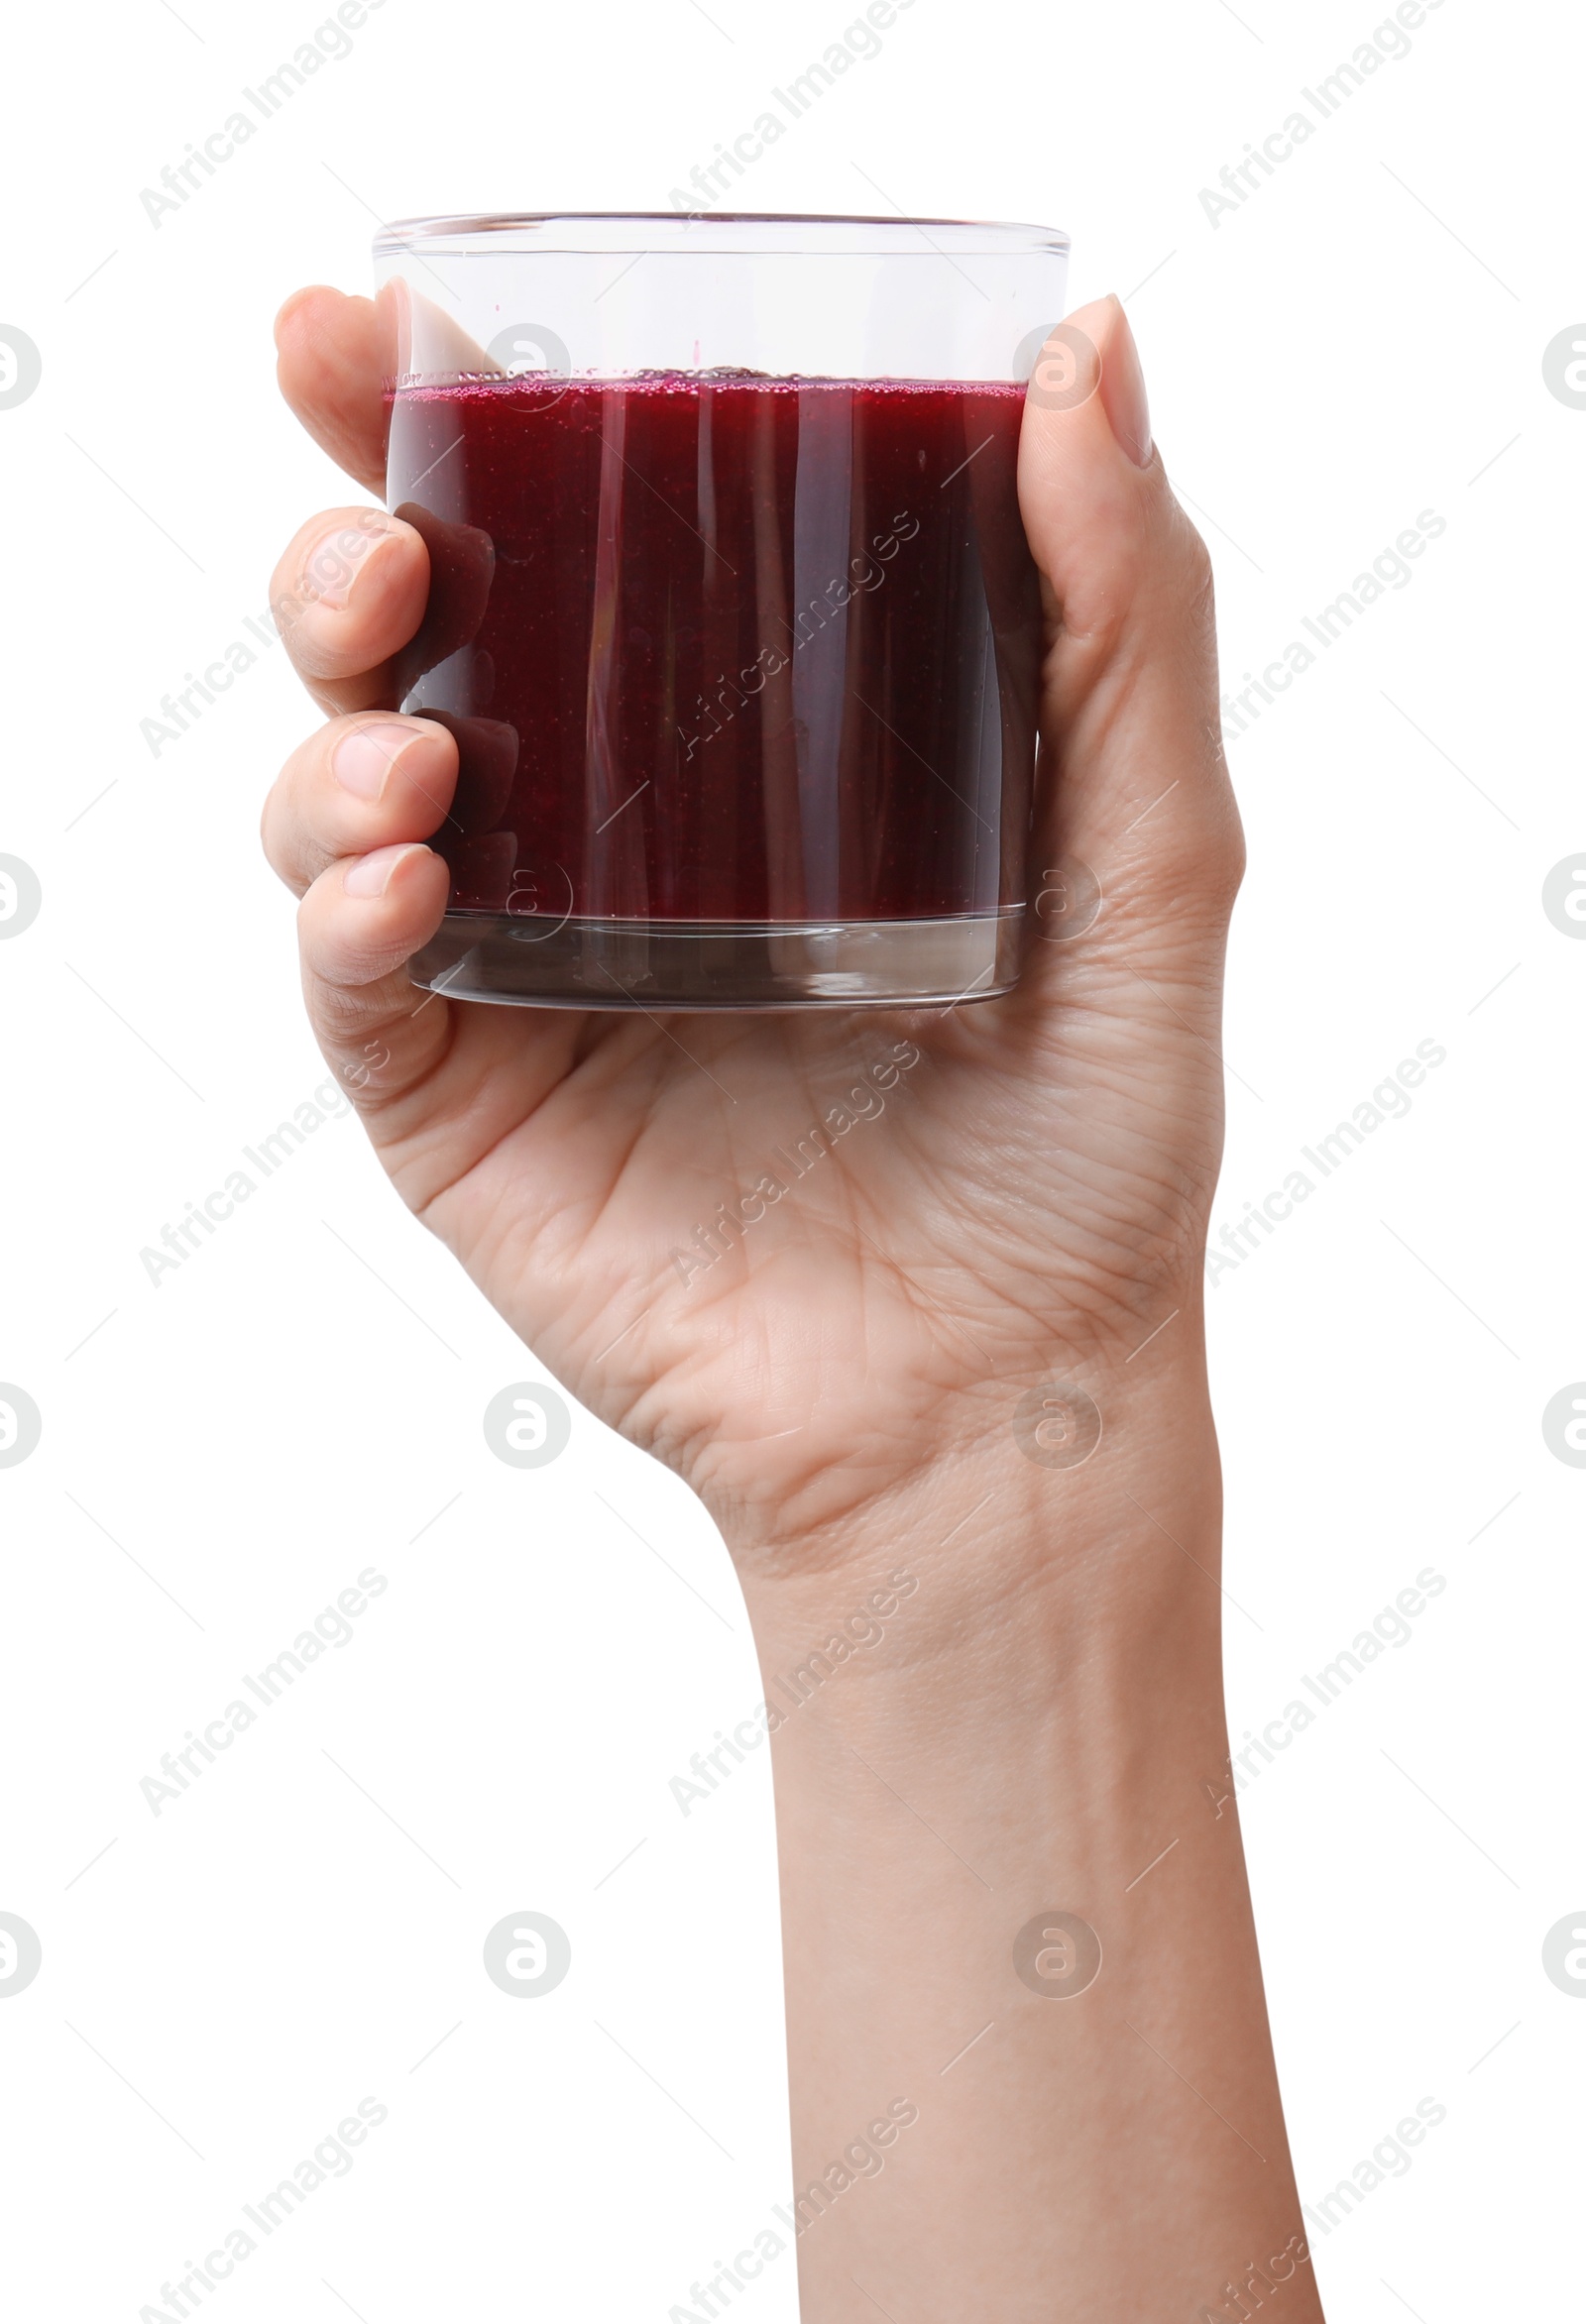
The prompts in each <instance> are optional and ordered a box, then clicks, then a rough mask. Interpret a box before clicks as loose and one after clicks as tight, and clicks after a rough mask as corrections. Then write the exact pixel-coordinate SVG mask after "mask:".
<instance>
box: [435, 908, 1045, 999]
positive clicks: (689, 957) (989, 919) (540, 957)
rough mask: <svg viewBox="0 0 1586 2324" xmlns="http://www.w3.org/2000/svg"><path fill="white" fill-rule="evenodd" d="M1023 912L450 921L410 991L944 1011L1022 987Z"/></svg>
mask: <svg viewBox="0 0 1586 2324" xmlns="http://www.w3.org/2000/svg"><path fill="white" fill-rule="evenodd" d="M1023 921H1024V907H1023V906H1022V905H1019V906H1016V907H1015V908H1013V909H1011V910H1009V911H1005V912H994V913H980V914H976V915H974V916H973V917H971V918H963V919H958V920H869V921H836V922H831V921H828V922H810V923H808V924H801V925H796V926H795V925H791V924H788V923H775V924H772V923H766V922H763V921H761V922H746V921H745V922H732V921H688V920H674V921H635V920H574V919H569V920H565V921H563V922H562V923H561V924H560V925H559V926H552V927H547V926H546V924H545V922H544V921H543V920H540V919H535V918H532V917H525V918H522V919H514V918H512V917H510V916H509V915H507V914H496V913H468V912H449V913H448V914H447V915H446V918H445V919H444V920H443V921H442V923H441V925H440V928H439V930H438V931H437V933H436V934H435V936H434V937H433V939H432V940H431V941H430V942H429V943H427V944H426V945H425V946H424V948H423V950H422V951H420V952H417V953H415V954H414V956H413V958H412V959H411V960H410V961H409V962H408V974H409V975H410V976H411V978H412V980H413V982H414V984H416V985H421V986H425V987H427V988H428V989H429V990H430V991H431V992H444V993H447V994H450V995H451V996H452V997H453V998H455V999H457V1000H461V1001H508V1002H516V1003H518V1004H519V1005H520V1006H522V1007H525V1008H533V1009H701V1010H703V1009H864V1008H877V1009H878V1008H893V1009H897V1008H938V1007H944V1006H949V1005H951V1004H953V1003H955V1002H958V1001H984V1000H990V999H992V998H993V997H994V996H995V995H996V994H998V993H1005V992H1007V991H1009V990H1010V989H1011V987H1012V986H1013V984H1014V983H1015V982H1016V980H1017V978H1018V973H1019V964H1020V958H1021V941H1020V940H1021V931H1022V926H1023Z"/></svg>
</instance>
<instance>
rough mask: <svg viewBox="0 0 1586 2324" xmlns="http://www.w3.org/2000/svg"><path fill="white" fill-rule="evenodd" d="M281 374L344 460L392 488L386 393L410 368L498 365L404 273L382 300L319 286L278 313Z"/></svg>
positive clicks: (326, 447)
mask: <svg viewBox="0 0 1586 2324" xmlns="http://www.w3.org/2000/svg"><path fill="white" fill-rule="evenodd" d="M276 349H277V359H278V360H277V364H276V377H277V379H278V380H279V381H280V383H281V391H282V393H283V395H284V396H285V398H286V401H287V402H288V403H289V404H290V405H291V408H292V410H293V411H294V412H295V413H296V414H297V417H298V418H299V419H300V420H301V421H302V423H303V426H304V427H305V428H306V429H307V430H308V433H309V434H310V435H311V436H312V437H313V439H314V441H315V443H316V444H318V445H319V446H320V448H321V449H322V450H323V451H326V452H328V453H329V454H330V457H331V458H332V460H334V461H335V462H336V464H337V466H338V467H340V468H344V469H345V470H346V471H347V474H348V475H349V476H351V477H356V479H357V480H358V482H359V483H360V484H361V485H365V486H367V487H368V489H369V491H370V492H372V493H382V494H383V493H384V492H385V490H386V439H387V436H388V434H389V432H390V427H391V419H390V413H389V411H388V409H387V404H386V390H387V388H388V387H390V386H391V385H392V384H393V383H394V382H395V381H396V380H397V378H399V377H400V376H401V375H402V374H403V373H405V372H407V371H409V370H410V369H413V370H416V369H420V368H421V369H422V370H423V371H425V372H426V373H432V372H435V371H436V370H440V371H443V372H444V373H446V374H447V375H448V376H450V375H452V374H455V373H483V372H500V371H501V369H502V366H501V365H500V364H499V363H497V362H496V361H495V360H494V358H493V357H492V356H490V355H488V354H487V353H486V351H485V349H484V348H483V347H481V346H480V345H479V344H478V343H477V341H475V340H474V339H473V338H471V337H470V335H469V333H468V332H467V331H466V330H464V328H463V326H462V325H461V324H460V323H459V322H457V321H455V320H454V319H453V318H452V316H450V315H449V314H446V313H444V312H443V311H442V309H441V308H440V307H439V306H438V305H436V304H435V302H434V301H433V300H432V299H428V298H424V297H421V296H420V295H419V293H418V292H417V291H415V290H414V289H412V287H411V286H410V285H409V284H408V283H406V282H402V281H400V280H397V281H394V282H388V283H387V284H386V286H385V288H384V289H383V290H382V291H381V292H380V294H379V296H378V297H376V298H348V297H347V296H346V295H345V294H344V293H343V292H342V291H340V290H330V289H327V288H326V287H325V285H324V284H323V283H316V284H314V285H313V287H312V288H310V289H307V290H295V291H293V293H292V295H291V297H290V298H288V299H287V301H286V303H285V305H284V306H283V308H282V310H281V312H280V314H279V315H277V317H276Z"/></svg>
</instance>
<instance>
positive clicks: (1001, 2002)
mask: <svg viewBox="0 0 1586 2324" xmlns="http://www.w3.org/2000/svg"><path fill="white" fill-rule="evenodd" d="M1130 1400H1131V1402H1132V1404H1133V1407H1134V1408H1133V1411H1132V1412H1127V1411H1124V1410H1122V1409H1118V1410H1115V1411H1114V1412H1110V1413H1109V1420H1110V1421H1112V1422H1114V1424H1115V1425H1114V1426H1113V1427H1112V1428H1110V1429H1109V1434H1108V1439H1107V1444H1106V1453H1107V1457H1106V1458H1105V1459H1102V1458H1100V1457H1099V1456H1098V1457H1096V1458H1094V1459H1092V1460H1091V1461H1089V1462H1088V1463H1087V1464H1086V1465H1085V1466H1084V1467H1082V1468H1079V1469H1075V1470H1071V1471H1064V1470H1053V1469H1045V1468H1040V1467H1036V1466H1034V1465H1033V1464H1031V1463H1029V1462H1027V1461H1025V1460H1023V1459H1022V1458H1021V1457H1020V1455H1019V1453H1018V1451H1017V1450H1016V1448H1013V1447H1012V1446H1010V1445H1009V1444H1008V1442H1007V1440H1006V1439H1005V1438H1004V1439H1003V1440H1002V1442H1001V1443H998V1442H996V1441H995V1440H994V1439H993V1440H992V1442H991V1443H990V1444H988V1445H987V1446H985V1447H983V1448H981V1449H980V1450H978V1451H976V1452H973V1453H969V1454H966V1455H965V1456H964V1457H963V1458H962V1459H961V1460H960V1461H958V1462H946V1463H943V1464H942V1465H940V1466H939V1467H938V1468H937V1469H936V1470H935V1471H934V1472H933V1474H932V1476H931V1478H930V1479H928V1480H926V1481H924V1482H923V1483H922V1486H921V1488H920V1490H919V1492H918V1494H916V1496H915V1498H914V1502H913V1505H912V1506H910V1508H909V1509H908V1510H907V1512H906V1515H905V1514H904V1512H902V1511H900V1512H898V1514H899V1516H900V1518H901V1519H902V1521H903V1523H904V1526H905V1528H906V1529H905V1530H903V1531H899V1532H895V1533H893V1534H891V1537H890V1539H889V1540H887V1541H883V1540H882V1539H880V1538H879V1537H877V1538H876V1539H874V1540H873V1541H866V1542H863V1543H860V1544H857V1545H856V1548H855V1553H854V1554H852V1555H850V1556H846V1557H844V1558H843V1559H842V1560H841V1561H834V1560H833V1559H832V1558H830V1557H823V1559H822V1560H821V1561H820V1565H819V1568H818V1570H816V1571H809V1570H806V1571H805V1572H803V1573H802V1574H801V1575H799V1576H798V1577H796V1578H789V1579H784V1580H779V1581H770V1580H765V1579H763V1578H762V1579H757V1580H752V1581H751V1582H750V1585H749V1594H750V1610H751V1613H752V1615H753V1619H754V1623H755V1629H756V1637H757V1641H758V1644H759V1649H760V1655H761V1664H762V1670H763V1673H764V1678H765V1685H766V1691H767V1701H768V1703H769V1704H770V1705H771V1706H772V1710H773V1713H774V1714H775V1713H779V1714H780V1715H781V1716H780V1723H779V1724H777V1726H776V1731H775V1734H774V1741H773V1751H774V1759H775V1772H776V1800H777V1819H778V1830H779V1843H780V1854H781V1877H782V1896H783V1903H782V1916H783V1937H784V1951H785V1971H786V1979H787V2006H788V2040H789V2057H790V2072H791V2084H792V2100H793V2142H794V2171H795V2185H796V2192H797V2193H798V2194H799V2195H800V2196H802V2197H803V2198H804V2199H803V2200H802V2202H801V2203H800V2204H799V2205H798V2206H797V2213H798V2221H799V2226H800V2231H801V2232H800V2234H799V2253H800V2281H801V2287H802V2297H803V2312H804V2315H805V2318H806V2324H848V2320H849V2319H850V2318H859V2317H868V2318H872V2319H873V2317H874V2316H875V2315H876V2313H877V2308H878V2307H879V2308H880V2309H881V2310H884V2311H885V2312H886V2313H888V2314H890V2315H892V2316H893V2317H895V2318H896V2319H897V2320H898V2324H916V2320H918V2324H925V2320H926V2319H929V2318H933V2317H937V2316H941V2317H944V2318H945V2317H947V2316H949V2315H952V2314H959V2313H979V2314H995V2315H997V2316H999V2317H1003V2318H1007V2319H1009V2320H1010V2324H1022V2320H1024V2319H1030V2320H1031V2324H1033V2320H1034V2319H1036V2318H1041V2319H1043V2324H1045V2320H1047V2319H1050V2318H1051V2317H1052V2316H1053V2315H1054V2314H1062V2315H1063V2316H1065V2317H1069V2316H1072V2317H1075V2318H1076V2319H1077V2318H1085V2317H1091V2316H1094V2317H1096V2318H1101V2317H1105V2318H1106V2319H1108V2324H1132V2320H1135V2319H1138V2320H1139V2324H1167V2320H1169V2319H1172V2318H1174V2317H1179V2316H1182V2317H1184V2318H1185V2319H1186V2324H1189V2319H1191V2318H1193V2317H1195V2316H1196V2315H1197V2314H1198V2313H1199V2311H1200V2309H1201V2307H1202V2305H1203V2304H1206V2305H1209V2307H1210V2308H1211V2309H1212V2310H1213V2311H1217V2310H1221V2311H1222V2312H1223V2313H1225V2314H1226V2315H1227V2316H1228V2317H1230V2318H1232V2317H1237V2316H1238V2315H1240V2313H1241V2309H1240V2307H1239V2306H1236V2305H1233V2304H1230V2303H1228V2302H1227V2300H1226V2294H1225V2293H1224V2290H1223V2287H1224V2286H1225V2285H1228V2284H1230V2283H1231V2284H1233V2285H1238V2284H1240V2283H1242V2282H1244V2281H1245V2280H1246V2279H1248V2278H1250V2271H1251V2269H1252V2268H1257V2269H1261V2270H1262V2275H1261V2277H1259V2278H1255V2279H1253V2280H1254V2289H1255V2291H1256V2292H1257V2293H1259V2295H1260V2297H1261V2298H1262V2300H1263V2301H1264V2302H1266V2303H1267V2304H1269V2305H1270V2304H1271V2303H1272V2301H1273V2300H1274V2298H1276V2300H1277V2301H1278V2304H1279V2305H1280V2307H1281V2309H1282V2311H1283V2312H1284V2313H1285V2314H1286V2315H1287V2316H1288V2317H1289V2318H1290V2319H1291V2324H1312V2320H1313V2319H1314V2318H1316V2317H1317V2316H1318V2315H1319V2307H1318V2305H1317V2302H1316V2295H1315V2291H1314V2287H1313V2284H1312V2281H1311V2275H1310V2269H1309V2268H1308V2266H1307V2265H1306V2264H1305V2263H1304V2260H1303V2244H1302V2242H1301V2240H1300V2237H1301V2218H1300V2210H1299V2204H1298V2201H1297V2199H1296V2195H1295V2188H1294V2181H1293V2176H1292V2173H1291V2169H1290V2163H1289V2158H1288V2149H1287V2144H1286V2140H1285V2136H1284V2128H1283V2121H1282V2114H1281V2108H1280V2103H1279V2097H1278V2089H1277V2081H1276V2076H1275V2072H1274V2067H1273V2060H1272V2054H1271V2049H1270V2045H1269V2040H1268V2033H1267V2024H1266V2013H1265V2006H1264V2002H1263V1998H1262V1991H1261V1979H1260V1970H1259V1966H1258V1962H1257V1956H1256V1947H1255V1939H1254V1934H1253V1930H1252V1925H1251V1918H1250V1906H1249V1894H1248V1888H1247V1884H1246V1878H1245V1871H1244V1864H1243V1857H1242V1852H1241V1848H1240V1842H1239V1835H1238V1828H1237V1824H1236V1820H1235V1817H1234V1813H1233V1808H1232V1802H1231V1800H1221V1799H1220V1793H1221V1789H1222V1787H1221V1785H1220V1783H1219V1782H1218V1780H1217V1779H1218V1778H1219V1777H1220V1776H1221V1775H1222V1772H1223V1770H1224V1767H1225V1762H1226V1753H1227V1743H1226V1739H1225V1735H1224V1727H1223V1712H1222V1691H1221V1672H1220V1656H1219V1645H1218V1640H1219V1622H1220V1610H1221V1604H1222V1601H1221V1597H1220V1593H1219V1589H1218V1586H1217V1581H1216V1579H1215V1577H1216V1574H1217V1569H1218V1542H1217V1534H1218V1519H1219V1494H1218V1483H1217V1470H1216V1454H1215V1444H1214V1441H1213V1439H1212V1435H1211V1430H1210V1424H1209V1419H1207V1418H1206V1417H1205V1415H1204V1407H1203V1398H1202V1396H1201V1393H1200V1390H1199V1387H1198V1383H1196V1382H1194V1381H1191V1382H1189V1383H1175V1382H1174V1381H1173V1379H1172V1377H1171V1376H1169V1377H1168V1378H1167V1379H1164V1378H1163V1377H1162V1376H1161V1375H1160V1374H1159V1375H1158V1376H1157V1378H1156V1379H1154V1380H1152V1381H1149V1382H1148V1381H1146V1380H1142V1381H1141V1382H1140V1383H1138V1386H1136V1385H1135V1383H1131V1386H1130ZM985 1494H990V1495H991V1498H990V1499H989V1500H987V1501H985V1503H984V1505H983V1507H981V1508H980V1509H979V1511H978V1513H977V1514H975V1515H973V1516H967V1513H968V1512H969V1511H971V1510H974V1509H975V1506H976V1503H977V1502H980V1501H981V1498H982V1496H983V1495H985ZM966 1516H967V1522H965V1521H964V1520H965V1518H966ZM897 1572H902V1573H903V1574H904V1575H905V1576H906V1578H907V1579H910V1580H913V1581H914V1582H916V1583H917V1588H916V1589H914V1590H913V1591H911V1592H910V1593H909V1594H908V1595H907V1596H904V1597H900V1598H899V1599H898V1601H897V1605H896V1609H895V1611H894V1612H893V1613H892V1614H891V1616H890V1617H889V1618H887V1619H886V1620H884V1621H883V1622H881V1623H880V1624H879V1626H880V1627H881V1628H882V1630H883V1632H884V1635H883V1636H882V1637H881V1638H879V1639H877V1640H875V1641H873V1643H871V1644H869V1645H867V1646H864V1647H861V1648H857V1649H850V1653H849V1656H848V1658H847V1659H846V1660H841V1661H840V1660H838V1659H837V1658H836V1657H835V1656H832V1655H827V1654H825V1653H824V1649H825V1648H826V1647H827V1645H828V1644H829V1643H830V1642H831V1641H832V1639H833V1638H834V1637H841V1636H844V1635H845V1634H847V1635H848V1636H850V1637H851V1635H852V1629H853V1627H854V1626H856V1625H853V1624H851V1623H850V1630H849V1631H848V1633H845V1632H844V1630H843V1624H844V1623H845V1620H847V1619H848V1618H849V1617H850V1616H852V1615H854V1614H855V1613H858V1612H860V1609H862V1608H863V1606H864V1605H865V1603H866V1599H867V1595H868V1593H869V1592H870V1591H871V1590H872V1589H874V1588H875V1587H876V1586H879V1588H880V1591H881V1594H882V1595H881V1602H882V1603H883V1604H884V1603H885V1600H886V1599H887V1598H888V1597H891V1596H893V1595H894V1594H895V1590H894V1586H892V1585H890V1584H889V1580H888V1577H889V1576H890V1575H892V1574H894V1573H897ZM850 1601H851V1602H852V1603H851V1604H850V1603H849V1602H850ZM858 1626H862V1616H861V1624H860V1625H858ZM812 1657H820V1658H821V1659H824V1661H825V1663H826V1666H827V1671H828V1672H829V1674H830V1675H823V1671H822V1667H821V1659H815V1660H812ZM1208 1784H1209V1785H1210V1791H1209V1792H1208V1790H1207V1789H1206V1788H1205V1787H1206V1786H1207V1785H1208ZM1219 1805H1220V1808H1221V1812H1220V1814H1219V1813H1218V1806H1219ZM1054 1915H1064V1916H1069V1917H1070V1918H1071V1919H1072V1921H1073V1922H1074V1923H1075V1924H1076V1926H1075V1927H1074V1928H1072V1929H1065V1927H1064V1925H1063V1924H1062V1923H1061V1922H1059V1921H1057V1920H1056V1919H1053V1918H1052V1916H1054ZM1042 1923H1044V1924H1045V1928H1044V1929H1043V1928H1041V1927H1037V1928H1034V1929H1032V1927H1031V1925H1032V1924H1042ZM1080 1924H1082V1925H1083V1926H1082V1927H1081V1926H1079V1925H1080ZM1086 1930H1089V1931H1093V1932H1094V1934H1095V1937H1096V1939H1097V1940H1098V1942H1099V1946H1100V1953H1101V1960H1100V1966H1099V1969H1098V1970H1096V1971H1095V1973H1094V1975H1093V1978H1091V1979H1090V1981H1089V1982H1086V1978H1087V1976H1088V1974H1089V1971H1090V1968H1091V1965H1092V1962H1091V1954H1090V1948H1089V1941H1088V1938H1087V1937H1086V1935H1085V1931H1086ZM1021 1933H1027V1934H1025V1936H1024V1941H1023V1944H1022V1946H1020V1943H1019V1939H1020V1937H1021ZM1016 1953H1017V1955H1018V1957H1017V1960H1016ZM1021 1967H1022V1970H1023V1975H1022V1976H1021V1974H1020V1970H1021ZM915 2110H917V2119H916V2118H915ZM872 2126H883V2127H882V2131H881V2135H876V2133H875V2132H874V2131H873V2130H872ZM894 2126H898V2127H896V2130H895V2135H894V2136H891V2137H890V2138H888V2137H886V2135H885V2134H886V2132H887V2131H890V2130H893V2129H894ZM856 2143H857V2144H856ZM865 2148H868V2150H869V2152H868V2153H867V2154H866V2153H865V2152H864V2151H863V2150H864V2149H865ZM845 2150H849V2151H850V2152H849V2154H848V2157H847V2159H845ZM834 2164H836V2165H837V2166H838V2167H837V2168H836V2170H834V2169H833V2165H834ZM878 2164H879V2167H877V2165H878ZM845 2178H848V2179H849V2180H850V2181H851V2183H850V2184H847V2185H844V2184H843V2181H844V2179H845ZM818 2182H820V2191H818V2192H817V2193H815V2194H814V2195H810V2194H808V2193H807V2190H810V2189H812V2188H815V2187H817V2184H818ZM1274 2262H1276V2263H1277V2266H1276V2268H1275V2267H1274V2266H1273V2263H1274ZM1263 2281H1264V2282H1265V2284H1266V2285H1267V2287H1268V2288H1266V2289H1263ZM1246 2299H1247V2302H1248V2299H1249V2295H1248V2294H1247V2295H1246Z"/></svg>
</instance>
